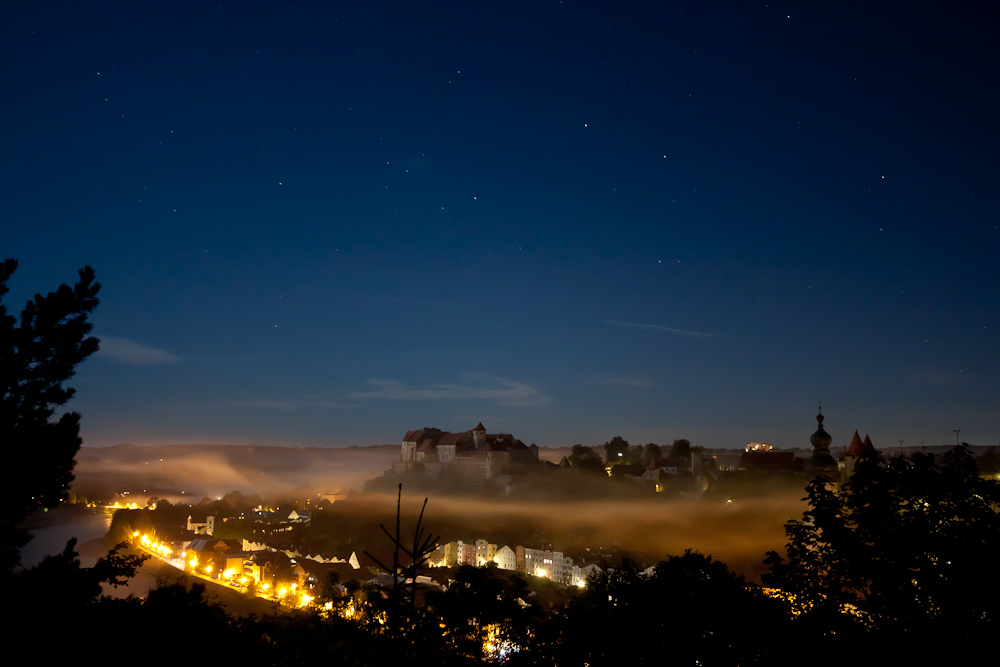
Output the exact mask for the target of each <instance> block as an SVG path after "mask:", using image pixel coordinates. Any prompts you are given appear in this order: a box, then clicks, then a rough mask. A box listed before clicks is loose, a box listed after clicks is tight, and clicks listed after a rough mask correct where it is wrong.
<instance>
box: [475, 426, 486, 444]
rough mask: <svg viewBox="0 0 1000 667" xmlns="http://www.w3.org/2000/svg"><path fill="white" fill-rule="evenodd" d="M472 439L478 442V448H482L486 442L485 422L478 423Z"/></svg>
mask: <svg viewBox="0 0 1000 667" xmlns="http://www.w3.org/2000/svg"><path fill="white" fill-rule="evenodd" d="M472 439H473V442H475V444H476V449H481V448H482V447H483V445H485V444H486V427H485V426H483V422H479V423H478V424H476V428H474V429H472Z"/></svg>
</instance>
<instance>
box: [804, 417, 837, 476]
mask: <svg viewBox="0 0 1000 667" xmlns="http://www.w3.org/2000/svg"><path fill="white" fill-rule="evenodd" d="M816 422H817V423H818V426H817V427H816V432H815V433H813V434H812V437H811V438H809V442H811V443H812V446H813V454H812V456H811V457H810V458H809V466H808V469H809V472H812V473H817V474H830V475H832V474H834V473H836V472H837V461H836V460H835V459H834V458H833V456H832V455H831V454H830V445H831V444H832V443H833V438H831V437H830V434H829V433H827V432H826V431H825V430H824V429H823V406H820V408H819V414H818V415H816Z"/></svg>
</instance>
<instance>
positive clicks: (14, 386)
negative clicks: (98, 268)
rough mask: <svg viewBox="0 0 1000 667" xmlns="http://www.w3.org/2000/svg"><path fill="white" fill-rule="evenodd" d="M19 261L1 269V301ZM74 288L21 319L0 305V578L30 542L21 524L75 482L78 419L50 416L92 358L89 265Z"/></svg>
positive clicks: (40, 300)
mask: <svg viewBox="0 0 1000 667" xmlns="http://www.w3.org/2000/svg"><path fill="white" fill-rule="evenodd" d="M15 269H17V261H16V260H13V259H8V260H5V261H4V262H3V263H2V264H0V298H2V297H3V295H5V294H6V293H7V291H8V288H7V281H8V280H9V279H10V277H11V275H12V274H13V273H14V271H15ZM79 275H80V280H79V281H78V282H77V283H76V285H74V286H73V287H69V286H68V285H65V284H64V285H60V286H59V288H58V289H57V290H56V291H55V292H49V294H48V295H46V296H42V295H41V294H36V295H35V298H34V299H32V300H31V301H28V303H27V304H26V305H25V307H24V310H22V311H21V318H20V320H18V319H16V318H15V317H14V316H12V315H9V314H8V313H7V307H6V305H4V304H3V303H2V301H0V470H3V471H4V472H5V473H6V474H7V478H6V480H5V482H4V484H3V485H0V572H4V573H6V574H7V575H8V576H9V575H10V574H11V573H12V572H13V570H14V569H15V568H16V567H17V566H18V564H19V563H20V548H21V547H22V546H24V544H26V543H27V541H28V539H29V538H28V535H27V533H26V532H25V531H24V530H22V529H21V528H19V524H20V523H21V522H22V521H23V520H24V518H25V517H26V516H27V515H28V514H29V513H31V512H34V511H35V510H38V509H50V508H53V507H55V506H57V505H58V504H59V503H60V502H61V501H62V500H64V499H65V497H66V490H67V489H68V488H69V484H70V482H72V481H73V465H74V456H75V455H76V452H77V450H78V449H79V448H80V444H81V440H80V415H79V414H78V413H75V412H66V413H63V414H62V415H61V416H60V417H59V418H58V419H56V418H55V413H56V410H57V409H59V408H61V407H62V406H64V405H65V404H66V402H67V401H69V399H70V398H72V397H73V394H74V390H73V389H72V388H69V387H64V386H63V383H64V382H65V381H66V380H68V379H69V378H71V377H72V376H73V374H74V372H75V369H76V366H77V364H79V363H80V362H81V361H83V360H84V359H86V358H87V357H88V356H90V355H91V354H93V353H94V352H96V351H97V348H98V341H97V339H96V338H94V337H92V336H89V335H88V334H89V333H90V331H91V329H92V328H93V325H92V324H90V322H88V321H87V317H88V316H89V315H90V313H91V312H92V311H93V310H94V308H95V307H96V306H97V293H98V291H99V290H100V284H98V283H96V282H94V270H93V269H91V268H90V267H89V266H88V267H86V268H83V269H81V270H80V271H79Z"/></svg>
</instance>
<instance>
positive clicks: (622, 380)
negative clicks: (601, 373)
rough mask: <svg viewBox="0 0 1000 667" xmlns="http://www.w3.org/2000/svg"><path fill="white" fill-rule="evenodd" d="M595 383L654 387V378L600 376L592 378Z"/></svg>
mask: <svg viewBox="0 0 1000 667" xmlns="http://www.w3.org/2000/svg"><path fill="white" fill-rule="evenodd" d="M591 382H593V383H594V384H610V385H613V386H616V387H652V386H653V381H652V380H645V379H642V378H630V377H599V378H594V379H593V380H591Z"/></svg>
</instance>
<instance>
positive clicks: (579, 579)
mask: <svg viewBox="0 0 1000 667" xmlns="http://www.w3.org/2000/svg"><path fill="white" fill-rule="evenodd" d="M491 563H492V564H495V565H496V566H497V567H498V568H500V569H501V570H509V571H517V572H524V573H526V574H531V575H534V576H536V577H542V578H543V579H549V580H551V581H554V582H556V583H559V584H565V585H567V586H583V585H584V584H586V582H587V578H588V577H590V576H591V575H592V574H594V573H595V572H597V571H598V570H599V569H600V568H599V567H598V566H597V565H596V564H590V565H583V566H581V565H577V564H576V563H574V561H573V559H572V558H570V557H568V556H565V555H564V554H563V553H562V552H561V551H552V550H551V549H532V548H530V547H524V546H521V545H518V546H516V547H513V548H511V547H510V546H508V545H506V544H505V545H504V546H502V547H500V548H497V545H496V544H493V543H491V542H488V541H487V540H483V539H480V540H475V541H474V542H465V541H462V540H456V541H454V542H446V543H444V544H440V545H438V548H437V549H436V550H435V551H434V553H433V554H431V556H430V559H429V560H428V565H429V566H430V567H456V566H459V565H472V566H473V567H486V566H488V565H489V564H491Z"/></svg>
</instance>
